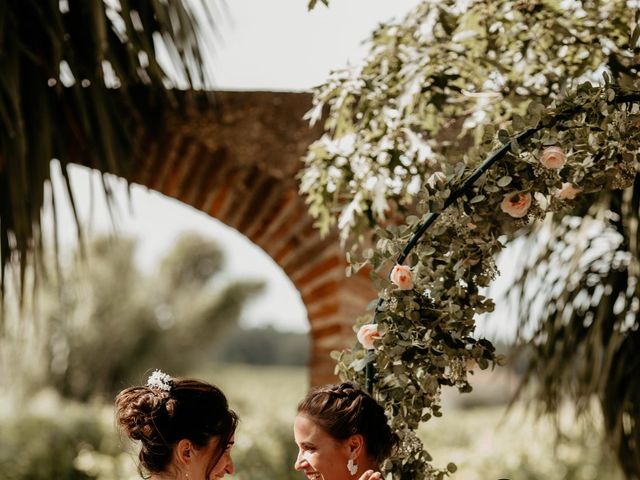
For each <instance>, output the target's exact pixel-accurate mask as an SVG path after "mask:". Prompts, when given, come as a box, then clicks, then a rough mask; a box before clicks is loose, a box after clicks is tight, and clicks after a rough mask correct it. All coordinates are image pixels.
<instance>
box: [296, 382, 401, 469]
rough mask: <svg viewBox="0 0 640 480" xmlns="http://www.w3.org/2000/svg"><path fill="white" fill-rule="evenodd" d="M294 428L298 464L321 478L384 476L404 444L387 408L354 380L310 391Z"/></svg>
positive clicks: (300, 467)
mask: <svg viewBox="0 0 640 480" xmlns="http://www.w3.org/2000/svg"><path fill="white" fill-rule="evenodd" d="M293 432H294V436H295V439H296V443H297V444H298V448H299V452H298V458H297V460H296V463H295V468H296V470H300V471H303V472H304V473H305V475H306V476H307V478H310V479H317V480H319V479H323V480H351V479H354V478H358V476H360V477H359V478H360V479H361V480H364V479H367V478H370V479H379V478H382V477H381V475H380V473H379V472H378V471H379V470H380V465H381V463H382V462H383V461H384V460H385V459H386V458H387V457H388V456H389V455H390V454H391V453H392V451H393V450H394V449H395V448H396V446H397V444H398V437H397V435H395V434H394V433H393V432H392V431H391V429H390V428H389V425H388V424H387V418H386V416H385V413H384V409H383V408H382V407H381V406H380V405H379V404H378V403H377V402H376V401H375V400H374V399H373V398H371V397H370V396H369V394H367V393H366V392H365V391H364V390H362V389H360V388H359V387H357V386H356V385H355V384H353V383H350V382H346V383H341V384H336V385H325V386H323V387H318V388H316V389H314V390H312V391H311V392H309V394H308V395H307V396H306V397H305V398H304V399H303V400H302V402H300V404H299V405H298V415H297V417H296V420H295V424H294V427H293Z"/></svg>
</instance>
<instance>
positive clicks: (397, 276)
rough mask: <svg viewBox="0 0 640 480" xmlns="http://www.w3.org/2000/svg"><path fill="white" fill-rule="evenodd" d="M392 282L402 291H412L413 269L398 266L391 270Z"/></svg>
mask: <svg viewBox="0 0 640 480" xmlns="http://www.w3.org/2000/svg"><path fill="white" fill-rule="evenodd" d="M390 279H391V281H392V282H393V283H394V284H395V285H396V286H397V287H398V288H399V289H400V290H411V289H412V288H413V275H412V273H411V269H410V268H409V267H407V266H406V265H396V266H394V267H393V270H391V276H390Z"/></svg>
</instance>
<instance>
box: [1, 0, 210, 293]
mask: <svg viewBox="0 0 640 480" xmlns="http://www.w3.org/2000/svg"><path fill="white" fill-rule="evenodd" d="M210 5H211V4H210V2H204V1H200V0H194V1H189V2H186V1H182V0H174V1H151V2H150V1H140V0H119V1H102V0H63V1H59V0H21V1H15V0H1V1H0V12H2V13H1V14H0V218H1V219H2V221H1V222H0V266H1V267H2V279H3V280H4V278H5V266H6V265H7V264H8V263H9V262H10V260H11V259H12V254H13V255H14V258H13V261H15V262H16V263H17V264H18V265H19V267H20V268H19V270H20V272H21V274H22V275H24V274H25V265H26V263H27V256H26V253H27V252H36V253H39V251H40V248H41V242H42V241H41V232H40V210H41V207H42V205H43V203H44V201H45V199H44V196H45V184H46V183H48V182H49V179H50V169H49V163H50V160H51V159H52V158H57V159H59V160H60V162H61V164H62V166H63V168H62V171H63V173H64V174H65V176H66V179H67V185H68V180H69V178H68V175H67V173H66V165H67V164H68V162H69V158H70V156H71V154H72V153H76V154H77V153H81V154H82V155H84V156H85V158H87V160H89V161H90V163H92V164H93V165H95V166H96V167H98V168H101V169H103V170H104V171H109V172H111V173H114V174H116V175H125V174H126V172H127V171H128V170H127V169H128V164H129V159H130V157H131V155H132V153H133V152H135V149H136V148H137V143H136V142H137V141H139V139H137V138H136V136H135V135H134V134H135V133H136V131H137V130H138V128H137V127H139V126H141V125H144V126H145V127H146V129H147V130H149V131H151V132H156V133H158V128H159V127H161V124H162V112H163V111H164V110H165V109H167V108H171V107H172V106H173V107H175V106H177V102H176V98H175V96H174V94H173V93H172V92H171V89H174V88H176V87H179V88H186V87H194V88H202V87H203V86H206V85H211V84H212V82H211V80H210V73H209V72H208V71H207V69H206V68H205V67H204V63H203V52H206V50H207V48H209V47H210V46H211V43H212V42H211V31H212V29H213V25H214V24H213V15H212V12H211V10H210ZM196 12H197V13H198V14H197V15H196ZM162 52H164V53H165V55H163V56H162V58H161V53H162ZM105 191H106V192H107V193H108V191H109V190H108V188H107V187H106V186H105ZM69 193H70V195H71V198H72V199H73V195H72V192H71V190H70V189H69ZM12 252H13V253H12ZM3 285H4V283H3Z"/></svg>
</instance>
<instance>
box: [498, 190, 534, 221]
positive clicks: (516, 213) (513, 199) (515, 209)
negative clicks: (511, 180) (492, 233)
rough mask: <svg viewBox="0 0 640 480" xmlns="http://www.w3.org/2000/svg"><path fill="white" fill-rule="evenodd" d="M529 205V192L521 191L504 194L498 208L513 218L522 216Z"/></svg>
mask: <svg viewBox="0 0 640 480" xmlns="http://www.w3.org/2000/svg"><path fill="white" fill-rule="evenodd" d="M530 206H531V194H530V193H522V192H517V193H510V194H508V195H505V196H504V200H502V203H500V209H501V210H502V211H503V212H504V213H508V214H509V215H511V216H512V217H514V218H522V217H524V216H525V215H526V214H527V212H528V211H529V207H530Z"/></svg>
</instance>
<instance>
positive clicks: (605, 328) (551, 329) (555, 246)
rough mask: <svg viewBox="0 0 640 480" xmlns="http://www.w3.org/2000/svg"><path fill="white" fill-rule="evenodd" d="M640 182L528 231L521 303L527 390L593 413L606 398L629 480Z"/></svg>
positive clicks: (635, 434)
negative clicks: (581, 211)
mask: <svg viewBox="0 0 640 480" xmlns="http://www.w3.org/2000/svg"><path fill="white" fill-rule="evenodd" d="M639 198H640V180H638V179H636V180H635V183H634V185H633V186H632V187H630V188H628V189H626V190H624V191H613V192H609V193H607V194H605V195H603V196H602V197H601V198H598V199H597V200H596V201H595V202H593V203H591V204H589V200H586V205H587V207H586V208H587V211H586V212H585V213H586V215H584V216H580V217H564V218H555V219H554V218H550V219H549V220H548V221H547V222H546V223H545V224H544V225H543V226H542V227H541V228H540V229H538V230H536V231H534V232H532V233H531V234H530V235H529V239H528V242H529V245H531V246H532V247H533V248H532V249H531V250H532V251H533V252H534V254H533V255H531V256H529V257H528V259H527V263H526V264H525V265H523V266H522V270H521V271H520V273H519V276H518V279H517V281H516V284H515V288H514V289H513V290H512V294H513V295H514V297H513V298H512V300H513V302H512V304H515V305H517V308H518V318H519V321H520V331H519V339H520V342H521V343H522V344H523V345H526V347H527V348H528V350H529V351H530V352H531V355H530V365H529V368H528V371H527V373H526V376H525V379H524V382H523V385H522V386H523V387H524V386H526V385H529V384H535V387H536V388H535V389H534V391H535V392H536V396H537V398H538V399H539V400H541V402H542V405H543V406H544V408H545V410H546V411H548V412H549V413H553V412H557V411H558V406H559V405H560V404H561V402H562V401H563V400H566V399H567V398H569V399H570V400H572V401H573V402H574V403H575V404H576V406H577V410H578V411H586V410H587V409H586V407H587V405H588V403H589V402H590V400H591V399H592V398H594V397H596V398H598V400H599V402H600V404H601V407H602V411H603V414H604V420H605V427H606V428H605V431H606V433H607V438H608V441H609V443H610V444H611V446H612V447H613V449H614V450H615V451H616V453H617V456H618V458H619V460H620V464H621V466H622V468H623V469H624V471H625V472H626V473H627V475H628V476H629V478H635V477H634V476H633V475H635V474H636V472H638V471H640V464H639V460H638V459H640V428H639V427H640V426H639V425H638V424H637V418H639V416H638V415H639V414H640V411H639V407H638V405H640V403H639V402H640V384H639V383H638V382H637V381H635V378H636V377H637V372H638V367H640V358H639V357H638V354H637V352H638V346H639V345H638V344H639V342H640V303H639V301H638V298H640V297H639V294H640V257H639V256H638V235H637V230H638V217H639V215H640V209H639Z"/></svg>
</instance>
